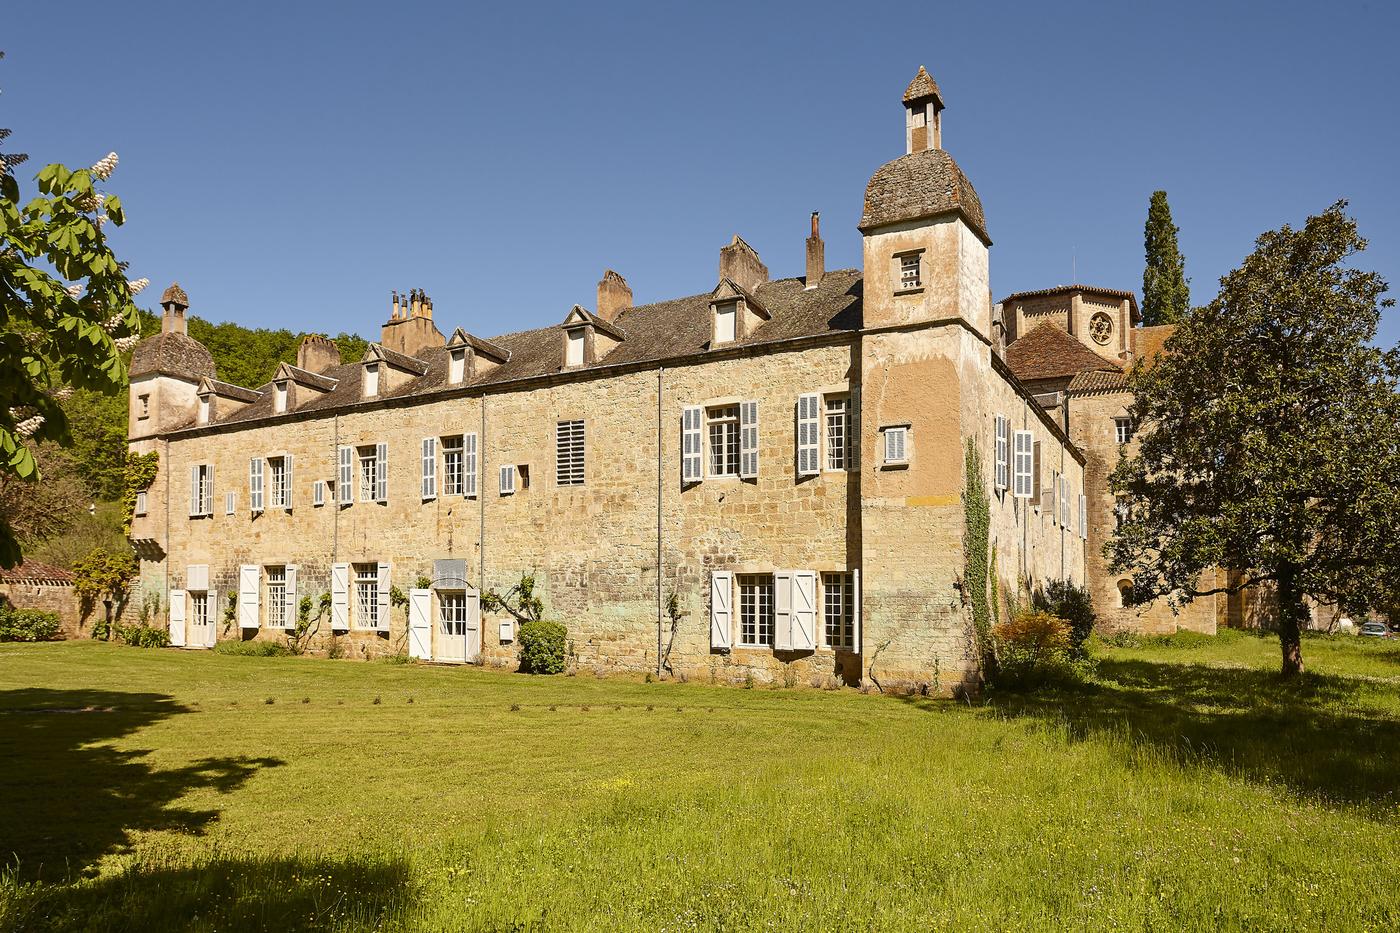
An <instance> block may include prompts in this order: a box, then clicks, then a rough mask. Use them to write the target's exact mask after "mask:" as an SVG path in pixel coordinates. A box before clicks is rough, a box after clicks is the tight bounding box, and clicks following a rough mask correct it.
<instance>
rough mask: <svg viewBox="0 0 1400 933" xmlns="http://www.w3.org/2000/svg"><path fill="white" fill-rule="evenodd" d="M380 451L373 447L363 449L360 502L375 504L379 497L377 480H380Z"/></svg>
mask: <svg viewBox="0 0 1400 933" xmlns="http://www.w3.org/2000/svg"><path fill="white" fill-rule="evenodd" d="M377 453H378V451H376V449H375V448H373V447H361V448H360V449H359V454H360V501H361V502H374V501H375V500H376V499H377V498H378V496H376V495H375V492H376V491H377V480H378V478H379V457H378V456H377Z"/></svg>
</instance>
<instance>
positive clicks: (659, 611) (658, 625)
mask: <svg viewBox="0 0 1400 933" xmlns="http://www.w3.org/2000/svg"><path fill="white" fill-rule="evenodd" d="M665 371H666V367H664V366H658V367H657V368H656V674H657V676H658V677H659V676H661V638H662V628H663V627H664V625H665V623H664V622H663V621H662V619H663V616H664V615H665V612H664V608H663V606H662V602H661V483H662V479H661V432H662V426H661V420H662V419H661V377H662V374H663V373H664V372H665Z"/></svg>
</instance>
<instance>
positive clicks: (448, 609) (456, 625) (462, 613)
mask: <svg viewBox="0 0 1400 933" xmlns="http://www.w3.org/2000/svg"><path fill="white" fill-rule="evenodd" d="M438 631H439V632H441V633H442V634H444V635H465V634H467V594H466V593H438Z"/></svg>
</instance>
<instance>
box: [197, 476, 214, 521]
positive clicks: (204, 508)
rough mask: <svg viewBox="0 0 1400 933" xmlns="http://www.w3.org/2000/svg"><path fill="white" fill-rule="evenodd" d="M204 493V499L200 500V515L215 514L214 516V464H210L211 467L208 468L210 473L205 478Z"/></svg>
mask: <svg viewBox="0 0 1400 933" xmlns="http://www.w3.org/2000/svg"><path fill="white" fill-rule="evenodd" d="M203 493H204V495H203V498H202V499H201V500H200V503H199V506H200V509H199V510H200V514H201V515H213V514H214V464H212V463H211V464H209V466H208V473H207V475H206V476H205V483H204V489H203Z"/></svg>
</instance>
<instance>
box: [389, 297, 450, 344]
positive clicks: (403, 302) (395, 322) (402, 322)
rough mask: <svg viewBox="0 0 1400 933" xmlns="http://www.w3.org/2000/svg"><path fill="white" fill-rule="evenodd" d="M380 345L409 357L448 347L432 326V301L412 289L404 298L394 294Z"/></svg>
mask: <svg viewBox="0 0 1400 933" xmlns="http://www.w3.org/2000/svg"><path fill="white" fill-rule="evenodd" d="M379 342H380V344H382V345H383V346H385V347H388V348H389V349H390V350H397V351H398V352H400V353H406V354H408V355H409V356H416V355H418V354H419V353H421V352H422V351H423V350H426V349H428V348H429V347H441V346H444V345H445V344H446V343H447V338H446V337H444V336H443V335H442V332H441V331H439V330H438V329H437V325H435V324H434V323H433V300H432V299H431V298H429V297H428V296H427V293H425V292H424V291H423V289H421V288H415V289H411V290H410V291H409V293H408V295H407V296H403V295H400V294H399V293H398V292H394V293H393V299H392V301H391V303H390V306H389V321H388V323H386V324H385V325H384V327H383V329H382V330H381V333H380V338H379Z"/></svg>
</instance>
